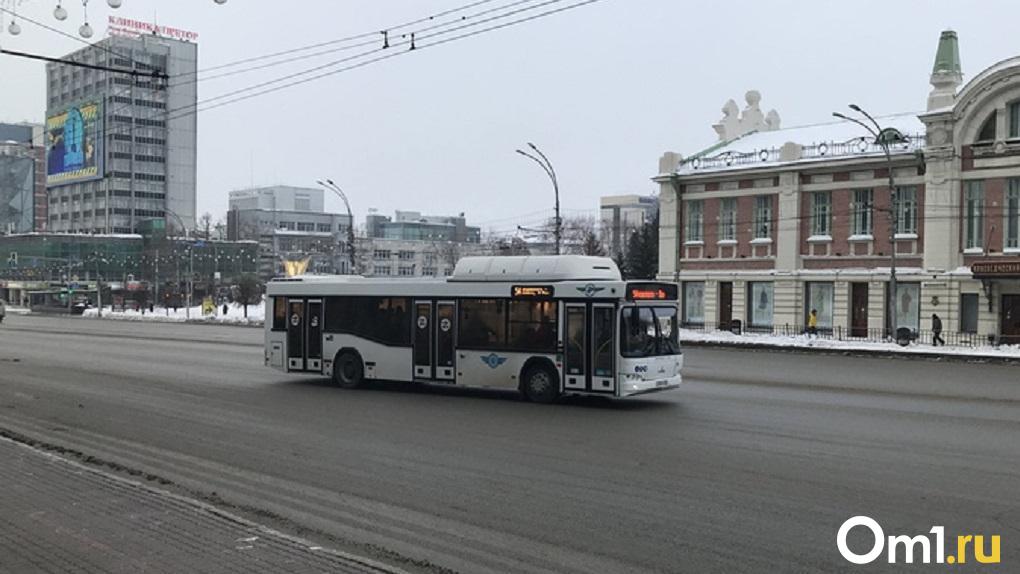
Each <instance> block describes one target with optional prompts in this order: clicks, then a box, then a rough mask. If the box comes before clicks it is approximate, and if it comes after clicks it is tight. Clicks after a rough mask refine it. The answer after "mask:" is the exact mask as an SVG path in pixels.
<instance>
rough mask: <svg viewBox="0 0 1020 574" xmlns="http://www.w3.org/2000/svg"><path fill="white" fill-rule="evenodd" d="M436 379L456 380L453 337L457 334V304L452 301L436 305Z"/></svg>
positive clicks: (440, 302)
mask: <svg viewBox="0 0 1020 574" xmlns="http://www.w3.org/2000/svg"><path fill="white" fill-rule="evenodd" d="M435 324H436V328H435V333H436V379H437V380H440V381H450V382H453V381H454V380H455V379H456V374H455V373H456V370H455V369H456V367H457V365H456V362H455V359H454V357H455V351H456V349H454V336H453V334H454V333H456V332H457V304H456V303H454V302H453V301H439V302H438V303H436V320H435Z"/></svg>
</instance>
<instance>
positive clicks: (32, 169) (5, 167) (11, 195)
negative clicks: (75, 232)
mask: <svg viewBox="0 0 1020 574" xmlns="http://www.w3.org/2000/svg"><path fill="white" fill-rule="evenodd" d="M42 139H43V126H42V125H40V124H28V123H23V124H3V123H0V234H3V233H31V232H34V231H46V224H47V208H48V207H49V203H48V202H47V200H46V148H45V147H43V145H42V144H41V143H38V142H41V141H42Z"/></svg>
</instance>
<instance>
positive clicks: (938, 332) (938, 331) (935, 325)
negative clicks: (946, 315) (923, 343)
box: [931, 313, 946, 347]
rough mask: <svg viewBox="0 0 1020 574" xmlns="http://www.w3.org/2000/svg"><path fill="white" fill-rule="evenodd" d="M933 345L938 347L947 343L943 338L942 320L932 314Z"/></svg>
mask: <svg viewBox="0 0 1020 574" xmlns="http://www.w3.org/2000/svg"><path fill="white" fill-rule="evenodd" d="M931 333H932V335H931V344H932V345H934V346H936V347H938V346H939V345H942V346H945V344H946V341H945V340H944V339H943V338H942V319H940V318H939V316H938V314H936V313H932V314H931Z"/></svg>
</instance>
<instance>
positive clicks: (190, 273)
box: [184, 243, 195, 319]
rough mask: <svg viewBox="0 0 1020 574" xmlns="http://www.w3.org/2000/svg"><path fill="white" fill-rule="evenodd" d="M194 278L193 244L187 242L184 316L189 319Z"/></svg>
mask: <svg viewBox="0 0 1020 574" xmlns="http://www.w3.org/2000/svg"><path fill="white" fill-rule="evenodd" d="M194 279H195V246H194V245H192V244H191V243H188V305H187V307H185V308H184V316H185V318H187V319H191V295H192V293H191V292H192V290H194V288H195V285H194Z"/></svg>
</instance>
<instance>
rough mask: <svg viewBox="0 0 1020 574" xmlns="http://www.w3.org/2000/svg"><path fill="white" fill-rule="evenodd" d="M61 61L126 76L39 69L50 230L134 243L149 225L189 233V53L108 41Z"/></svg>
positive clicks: (140, 39) (192, 176)
mask: <svg viewBox="0 0 1020 574" xmlns="http://www.w3.org/2000/svg"><path fill="white" fill-rule="evenodd" d="M64 59H69V60H74V61H77V62H81V63H85V64H90V65H96V66H103V67H109V68H116V69H118V70H124V72H125V73H119V72H114V71H108V70H102V69H91V68H83V67H76V66H71V65H67V64H60V63H50V64H47V66H46V73H47V87H46V92H47V113H46V126H45V130H44V134H43V136H42V137H43V138H44V140H45V141H43V142H41V143H43V144H44V145H45V146H46V148H47V152H48V153H47V162H46V186H47V188H48V191H49V215H48V217H49V221H48V224H49V225H48V228H49V230H51V231H63V232H83V233H135V232H136V231H137V230H138V226H139V224H140V223H141V222H143V221H146V220H151V219H165V220H166V225H167V229H170V230H174V231H175V232H180V231H182V229H181V228H182V227H185V228H193V227H194V225H195V211H196V200H197V197H196V176H197V173H196V163H197V162H196V154H197V149H196V148H197V135H196V133H197V129H196V127H197V122H196V119H195V114H194V111H195V108H194V105H195V104H196V102H197V99H198V91H197V84H196V82H195V79H196V78H195V73H196V71H197V65H198V46H197V45H196V44H194V43H191V42H185V41H180V40H174V39H170V38H166V37H162V36H159V35H154V34H145V35H139V36H137V37H127V36H112V37H109V38H106V39H104V40H102V41H100V42H97V43H96V44H93V45H92V46H89V47H86V48H83V49H81V50H78V51H76V52H73V53H71V54H68V55H67V56H65V58H64ZM132 72H136V74H135V75H132ZM163 74H165V77H163V78H161V77H159V76H161V75H163Z"/></svg>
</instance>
